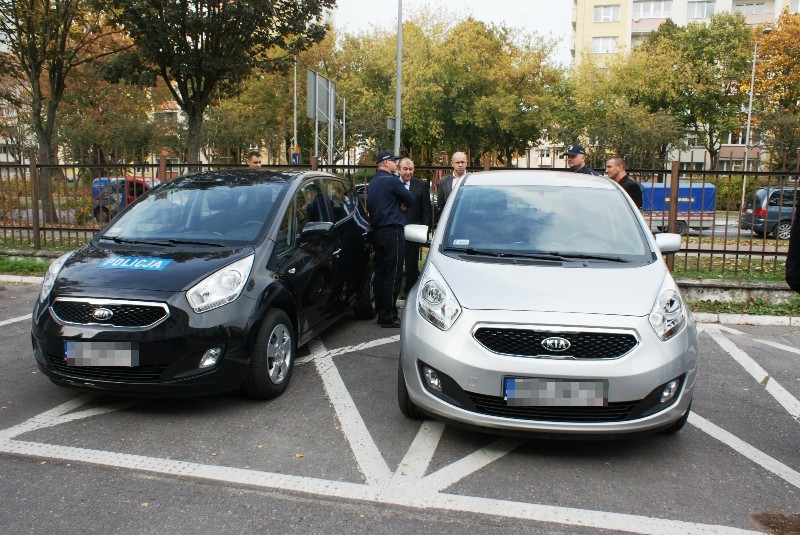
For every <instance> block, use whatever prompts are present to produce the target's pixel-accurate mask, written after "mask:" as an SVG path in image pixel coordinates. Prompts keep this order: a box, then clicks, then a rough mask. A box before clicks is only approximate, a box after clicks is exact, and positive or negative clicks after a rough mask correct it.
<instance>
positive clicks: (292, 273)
mask: <svg viewBox="0 0 800 535" xmlns="http://www.w3.org/2000/svg"><path fill="white" fill-rule="evenodd" d="M296 271H297V270H296V269H295V268H289V272H288V273H289V275H294V274H295V272H296Z"/></svg>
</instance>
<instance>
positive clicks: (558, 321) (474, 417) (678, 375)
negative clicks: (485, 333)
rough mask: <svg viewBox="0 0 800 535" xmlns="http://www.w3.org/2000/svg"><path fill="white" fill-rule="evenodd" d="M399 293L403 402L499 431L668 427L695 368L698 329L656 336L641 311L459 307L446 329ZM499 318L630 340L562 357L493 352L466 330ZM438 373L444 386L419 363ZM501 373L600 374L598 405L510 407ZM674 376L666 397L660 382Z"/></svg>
mask: <svg viewBox="0 0 800 535" xmlns="http://www.w3.org/2000/svg"><path fill="white" fill-rule="evenodd" d="M410 297H411V299H409V300H408V301H407V302H406V307H405V310H404V314H403V320H402V327H401V355H400V359H401V366H402V367H403V374H404V376H405V382H406V387H407V391H408V394H409V397H410V398H411V401H412V402H413V403H414V404H415V405H416V406H418V407H419V408H420V409H421V410H423V411H424V412H426V413H428V414H431V415H432V416H435V417H438V418H441V419H444V420H448V421H452V422H454V423H456V424H462V425H465V426H470V427H481V428H488V429H493V430H496V431H500V432H531V433H545V434H570V435H598V436H599V435H616V434H627V433H638V432H648V431H654V430H657V429H660V428H664V427H667V426H669V425H670V424H671V423H673V422H675V421H676V420H678V419H679V418H680V417H681V416H682V415H684V414H685V412H686V411H687V410H688V408H689V404H690V402H691V400H692V394H693V389H694V384H695V379H696V375H697V357H698V349H697V332H696V328H695V325H694V322H693V320H692V319H691V317H690V318H689V319H688V323H687V325H686V327H684V329H683V330H682V331H681V332H680V333H679V334H678V335H676V336H675V337H673V338H672V339H671V340H669V341H666V342H664V341H662V340H660V339H659V338H658V336H657V335H656V334H655V332H654V331H653V329H652V328H651V327H650V324H649V322H648V319H647V317H631V316H597V315H587V314H563V313H538V312H509V311H496V310H494V311H483V310H478V311H473V310H467V309H464V310H463V311H462V314H461V316H460V317H459V318H458V320H457V321H456V323H455V324H454V325H453V326H452V327H451V328H450V330H448V331H444V332H443V331H440V330H439V329H437V328H436V327H434V326H433V325H431V324H430V323H428V322H427V321H426V320H424V319H423V318H422V317H421V316H420V315H419V314H418V313H417V311H416V296H415V295H412V296H410ZM485 327H492V328H495V327H501V328H510V329H523V330H533V331H545V332H548V333H566V332H573V333H574V332H590V333H605V332H610V333H628V334H631V335H633V336H635V337H636V339H637V341H638V343H637V344H636V346H635V347H634V348H633V349H631V350H629V351H628V352H627V353H625V354H624V355H622V356H621V357H619V358H613V359H602V360H600V359H591V358H585V359H579V360H566V359H556V358H540V357H520V356H510V355H503V354H498V353H494V352H492V351H489V350H488V349H487V348H486V347H484V346H483V345H481V344H480V343H479V342H478V341H477V340H476V339H475V337H474V333H475V331H476V330H477V329H479V328H485ZM424 366H428V367H430V368H433V369H434V370H436V371H437V373H438V374H439V375H440V377H442V383H443V392H441V393H439V392H437V391H435V390H433V389H431V388H430V387H429V386H427V384H426V381H425V379H424V377H423V373H422V369H423V367H424ZM505 377H522V378H545V379H562V380H568V381H579V380H588V381H597V380H607V381H608V397H607V402H608V403H607V406H605V407H580V408H578V407H567V408H564V407H526V408H523V409H522V410H520V408H519V407H509V406H508V405H507V403H506V402H505V400H504V398H503V381H504V378H505ZM673 379H680V380H681V384H680V387H679V391H678V392H677V394H676V395H675V397H673V398H672V400H670V401H669V402H667V403H666V404H660V403H659V400H658V398H659V397H660V392H661V390H662V389H663V386H664V385H665V384H666V383H668V382H670V381H671V380H673Z"/></svg>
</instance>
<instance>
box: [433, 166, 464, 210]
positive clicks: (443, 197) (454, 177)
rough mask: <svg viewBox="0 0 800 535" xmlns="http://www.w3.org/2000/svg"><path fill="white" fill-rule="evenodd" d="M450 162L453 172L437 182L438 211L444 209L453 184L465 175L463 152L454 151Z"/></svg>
mask: <svg viewBox="0 0 800 535" xmlns="http://www.w3.org/2000/svg"><path fill="white" fill-rule="evenodd" d="M450 163H451V164H452V165H453V172H452V173H450V174H449V175H447V176H446V177H444V178H443V179H442V180H441V182H439V188H438V189H437V190H436V207H437V208H438V210H439V211H440V212H441V211H442V210H444V205H445V204H446V203H447V198H448V197H450V194H451V193H452V192H453V188H454V187H455V185H456V184H457V183H458V181H459V180H461V179H462V178H464V177H465V176H467V155H466V154H464V153H463V152H454V153H453V157H452V158H451V159H450Z"/></svg>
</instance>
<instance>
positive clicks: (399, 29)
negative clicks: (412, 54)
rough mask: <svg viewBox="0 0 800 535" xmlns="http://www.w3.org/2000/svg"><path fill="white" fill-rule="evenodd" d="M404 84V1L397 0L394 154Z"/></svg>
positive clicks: (400, 126)
mask: <svg viewBox="0 0 800 535" xmlns="http://www.w3.org/2000/svg"><path fill="white" fill-rule="evenodd" d="M402 84H403V0H397V87H395V91H394V94H395V96H394V121H395V122H394V153H395V154H400V129H401V128H402V124H403V120H402V117H401V113H402V112H401V109H400V108H401V103H400V100H401V99H400V97H401V94H402Z"/></svg>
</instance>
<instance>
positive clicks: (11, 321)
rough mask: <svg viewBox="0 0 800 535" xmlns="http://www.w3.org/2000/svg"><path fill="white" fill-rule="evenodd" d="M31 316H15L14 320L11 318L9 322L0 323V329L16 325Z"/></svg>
mask: <svg viewBox="0 0 800 535" xmlns="http://www.w3.org/2000/svg"><path fill="white" fill-rule="evenodd" d="M32 316H33V314H25V315H24V316H17V317H16V318H11V319H10V320H3V321H0V327H3V326H5V325H11V324H12V323H17V322H18V321H25V320H29V319H31V317H32Z"/></svg>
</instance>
